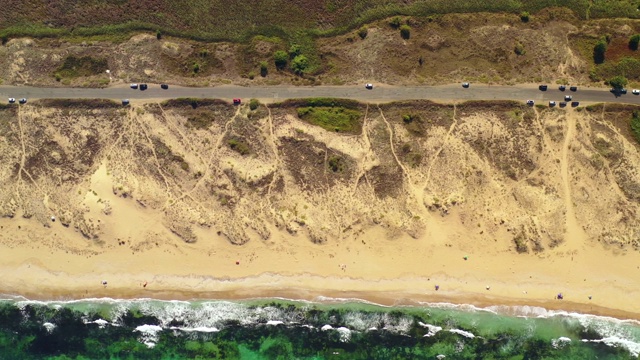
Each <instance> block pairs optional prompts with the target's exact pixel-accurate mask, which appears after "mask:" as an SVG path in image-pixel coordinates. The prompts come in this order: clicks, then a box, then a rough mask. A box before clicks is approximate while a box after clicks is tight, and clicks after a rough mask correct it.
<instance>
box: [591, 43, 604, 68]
mask: <svg viewBox="0 0 640 360" xmlns="http://www.w3.org/2000/svg"><path fill="white" fill-rule="evenodd" d="M606 52H607V41H606V40H605V39H601V40H600V41H598V43H597V44H596V46H595V47H594V48H593V61H594V62H595V63H596V64H602V63H603V62H604V55H605V53H606Z"/></svg>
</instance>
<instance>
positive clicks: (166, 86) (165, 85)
mask: <svg viewBox="0 0 640 360" xmlns="http://www.w3.org/2000/svg"><path fill="white" fill-rule="evenodd" d="M160 87H161V88H163V89H165V90H167V89H168V88H169V85H167V84H162V85H160Z"/></svg>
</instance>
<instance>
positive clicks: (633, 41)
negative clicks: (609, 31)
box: [629, 34, 640, 51]
mask: <svg viewBox="0 0 640 360" xmlns="http://www.w3.org/2000/svg"><path fill="white" fill-rule="evenodd" d="M638 43H640V34H635V35H633V36H632V37H631V38H629V49H631V50H634V51H635V50H638Z"/></svg>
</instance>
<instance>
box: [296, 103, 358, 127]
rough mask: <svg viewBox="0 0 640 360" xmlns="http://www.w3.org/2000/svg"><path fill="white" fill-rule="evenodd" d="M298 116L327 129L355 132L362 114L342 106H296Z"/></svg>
mask: <svg viewBox="0 0 640 360" xmlns="http://www.w3.org/2000/svg"><path fill="white" fill-rule="evenodd" d="M298 117H299V118H300V119H302V120H304V121H306V122H308V123H310V124H313V125H316V126H320V127H321V128H323V129H325V130H327V131H335V132H344V133H356V132H359V130H360V127H361V126H360V118H361V117H362V114H361V113H360V111H358V110H353V109H347V108H344V107H326V106H318V107H313V106H307V107H300V108H298Z"/></svg>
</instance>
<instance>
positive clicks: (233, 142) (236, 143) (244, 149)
mask: <svg viewBox="0 0 640 360" xmlns="http://www.w3.org/2000/svg"><path fill="white" fill-rule="evenodd" d="M227 145H229V147H230V148H231V150H233V151H235V152H237V153H239V154H240V155H243V156H244V155H247V154H249V153H250V152H251V150H250V149H249V145H247V143H245V142H244V141H242V140H241V139H236V138H233V139H229V140H228V141H227Z"/></svg>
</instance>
